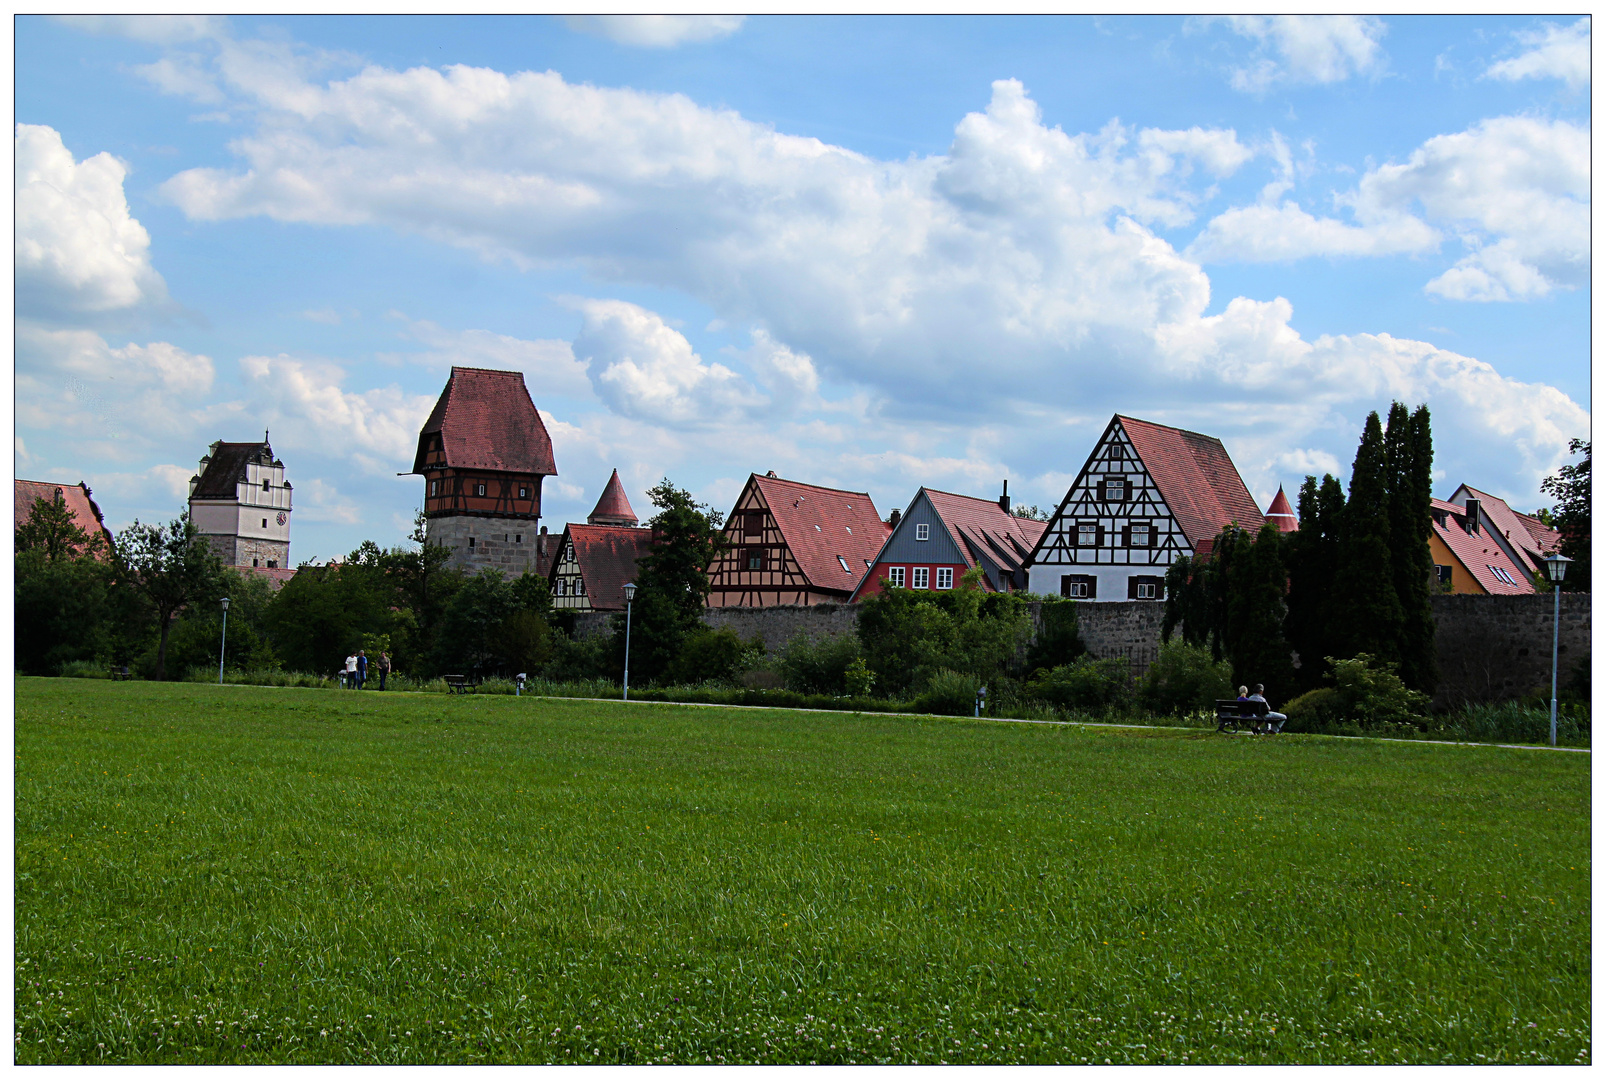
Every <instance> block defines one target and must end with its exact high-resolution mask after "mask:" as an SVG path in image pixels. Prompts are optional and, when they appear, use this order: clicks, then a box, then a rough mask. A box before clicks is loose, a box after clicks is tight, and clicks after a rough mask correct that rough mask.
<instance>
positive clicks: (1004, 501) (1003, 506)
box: [998, 476, 1009, 514]
mask: <svg viewBox="0 0 1606 1080" xmlns="http://www.w3.org/2000/svg"><path fill="white" fill-rule="evenodd" d="M998 509H1000V510H1002V511H1003V512H1004V513H1006V514H1007V513H1009V477H1007V476H1006V477H1004V493H1003V494H1002V495H1000V496H998Z"/></svg>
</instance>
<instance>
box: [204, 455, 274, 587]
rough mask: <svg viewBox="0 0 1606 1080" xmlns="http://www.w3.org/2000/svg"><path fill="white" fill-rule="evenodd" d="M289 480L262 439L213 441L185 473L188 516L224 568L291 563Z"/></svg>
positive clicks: (272, 568) (270, 566)
mask: <svg viewBox="0 0 1606 1080" xmlns="http://www.w3.org/2000/svg"><path fill="white" fill-rule="evenodd" d="M290 496H291V487H290V481H289V480H287V479H285V474H284V462H282V461H280V460H279V459H278V458H276V457H274V456H273V447H272V446H271V445H269V443H268V439H267V433H266V432H263V436H262V441H261V442H237V443H232V442H223V441H222V440H221V439H219V440H218V441H217V442H214V443H212V445H210V446H208V447H207V448H206V456H205V457H203V458H201V463H200V467H199V468H198V469H197V470H196V473H195V475H194V476H192V477H190V520H191V521H193V522H194V523H195V528H196V529H197V530H198V531H199V532H200V533H201V535H202V536H205V537H206V539H207V542H208V543H209V544H211V545H212V549H213V550H214V551H216V552H217V554H218V558H220V559H222V560H223V563H224V565H225V566H232V567H235V568H236V569H242V570H243V569H247V568H256V569H259V570H285V569H288V568H289V567H290V513H291V510H292V507H291V499H290Z"/></svg>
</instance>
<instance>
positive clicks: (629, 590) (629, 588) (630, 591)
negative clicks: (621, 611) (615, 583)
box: [624, 581, 636, 701]
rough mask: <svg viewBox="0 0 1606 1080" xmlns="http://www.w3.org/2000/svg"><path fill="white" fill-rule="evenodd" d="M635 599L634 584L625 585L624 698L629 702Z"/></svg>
mask: <svg viewBox="0 0 1606 1080" xmlns="http://www.w3.org/2000/svg"><path fill="white" fill-rule="evenodd" d="M635 599H636V583H635V582H634V581H631V582H626V583H625V697H624V699H625V700H626V701H629V700H630V605H631V602H632V601H634V600H635Z"/></svg>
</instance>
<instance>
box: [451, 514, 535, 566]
mask: <svg viewBox="0 0 1606 1080" xmlns="http://www.w3.org/2000/svg"><path fill="white" fill-rule="evenodd" d="M424 530H425V534H426V535H427V536H428V537H429V542H430V543H432V544H439V545H441V546H442V547H444V548H447V549H449V550H450V551H451V553H452V557H451V559H450V560H449V561H448V562H447V565H448V566H453V567H461V568H462V569H465V570H467V571H469V572H470V573H476V572H478V571H480V570H500V571H502V572H503V574H505V575H506V576H508V577H518V576H519V575H520V574H522V573H524V572H525V571H526V570H532V569H534V568H535V564H536V541H537V538H538V535H539V534H538V533H537V532H536V525H535V522H534V521H531V520H530V519H528V518H494V517H473V516H469V515H453V516H450V517H433V518H429V519H427V521H426V522H425V525H424ZM471 536H472V537H473V538H474V547H473V548H472V549H471V548H470V547H469V546H468V538H469V537H471ZM547 542H548V543H552V541H551V540H550V539H549V540H548V541H547Z"/></svg>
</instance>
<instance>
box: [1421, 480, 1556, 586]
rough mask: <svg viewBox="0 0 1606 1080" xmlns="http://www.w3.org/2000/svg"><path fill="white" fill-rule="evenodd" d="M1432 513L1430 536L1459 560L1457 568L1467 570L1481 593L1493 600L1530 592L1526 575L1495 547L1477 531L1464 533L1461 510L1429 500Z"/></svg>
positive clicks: (1529, 583) (1524, 571)
mask: <svg viewBox="0 0 1606 1080" xmlns="http://www.w3.org/2000/svg"><path fill="white" fill-rule="evenodd" d="M1433 510H1434V514H1433V531H1434V533H1436V534H1437V535H1438V537H1439V539H1440V540H1442V541H1444V545H1445V547H1447V548H1449V549H1450V551H1451V552H1452V553H1453V554H1454V555H1455V557H1456V558H1458V559H1460V560H1461V565H1462V566H1465V567H1466V568H1467V572H1468V573H1470V574H1471V575H1472V577H1473V579H1474V580H1476V581H1477V583H1478V584H1479V585H1482V586H1483V590H1484V591H1485V592H1487V593H1492V594H1493V595H1496V596H1520V595H1523V594H1526V593H1531V592H1533V591H1534V586H1533V582H1532V581H1531V580H1530V579H1529V577H1528V571H1526V570H1523V569H1522V568H1520V567H1518V566H1517V565H1515V564H1514V563H1513V562H1512V561H1511V560H1510V559H1509V558H1507V557H1506V553H1505V552H1504V551H1501V550H1500V545H1499V544H1497V543H1495V542H1494V540H1492V539H1491V538H1489V537H1488V536H1485V535H1484V534H1483V532H1482V530H1481V529H1480V530H1479V531H1478V532H1475V533H1469V532H1467V529H1466V520H1467V517H1466V511H1465V510H1463V509H1462V508H1461V507H1459V506H1456V505H1455V504H1454V503H1448V502H1445V501H1444V500H1442V499H1434V500H1433ZM1441 517H1443V518H1444V522H1443V524H1441V523H1440V521H1439V519H1440V518H1441ZM1497 568H1498V569H1500V570H1503V571H1505V572H1506V573H1507V574H1509V575H1510V576H1511V578H1512V581H1514V582H1516V584H1511V583H1510V582H1506V581H1502V580H1500V576H1499V575H1498V574H1497V573H1495V570H1496V569H1497Z"/></svg>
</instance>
